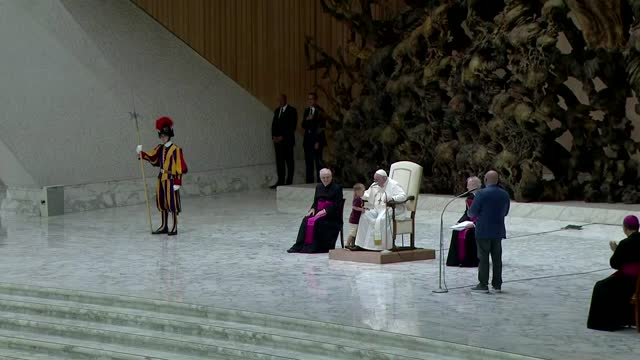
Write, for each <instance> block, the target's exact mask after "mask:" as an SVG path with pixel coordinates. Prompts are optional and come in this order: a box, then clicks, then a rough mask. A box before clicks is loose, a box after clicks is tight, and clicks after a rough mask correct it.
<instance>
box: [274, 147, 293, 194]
mask: <svg viewBox="0 0 640 360" xmlns="http://www.w3.org/2000/svg"><path fill="white" fill-rule="evenodd" d="M275 149H276V169H277V171H278V185H291V184H292V183H293V171H294V164H295V162H294V160H293V146H291V145H282V144H275ZM285 170H286V171H285ZM285 172H286V175H285Z"/></svg>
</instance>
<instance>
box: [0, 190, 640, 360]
mask: <svg viewBox="0 0 640 360" xmlns="http://www.w3.org/2000/svg"><path fill="white" fill-rule="evenodd" d="M183 207H184V213H183V214H182V215H181V218H180V220H181V223H180V234H179V235H178V236H177V237H173V238H170V237H165V236H159V237H157V236H151V235H149V234H148V226H147V225H146V214H145V208H144V207H143V206H134V207H126V208H114V209H107V210H98V211H91V212H85V213H75V214H69V215H65V216H61V217H54V218H48V219H47V218H20V217H10V216H4V217H2V218H1V220H0V281H1V282H10V283H23V284H33V285H42V286H50V287H61V288H68V289H79V290H91V291H100V292H108V293H114V294H127V295H135V296H143V297H149V298H160V299H167V300H173V301H185V302H190V303H198V304H206V305H215V306H220V307H230V308H238V309H243V310H251V311H258V312H265V313H271V314H279V315H288V316H294V317H301V318H310V319H314V320H321V321H327V322H334V323H341V324H346V325H354V326H360V327H367V328H373V329H381V330H387V331H392V332H399V333H406V334H412V335H419V336H426V337H431V338H435V339H441V340H447V341H452V342H458V343H463V344H470V345H475V346H482V347H488V348H492V349H497V350H505V351H509V352H515V353H521V354H526V355H535V356H539V357H543V358H553V359H637V358H638V357H639V356H640V335H639V334H637V333H635V330H625V331H621V332H616V333H602V332H596V331H591V330H588V329H587V328H586V326H585V323H586V316H587V311H588V308H589V299H590V296H591V290H592V286H593V284H594V282H595V281H597V280H598V279H601V278H603V277H605V276H607V275H609V274H610V273H611V271H610V270H609V269H608V257H609V255H610V250H609V249H608V244H607V243H608V241H609V240H612V239H620V238H621V237H622V236H623V235H622V232H621V229H620V228H619V227H617V226H606V225H588V226H585V227H584V228H583V230H559V229H561V228H562V227H564V226H565V225H568V223H567V222H560V221H552V220H534V219H531V220H528V219H521V218H510V219H508V234H509V235H508V236H509V237H510V239H507V240H505V241H504V255H503V259H504V279H505V281H506V282H505V284H504V286H503V289H504V293H503V294H494V295H485V294H471V293H470V291H469V288H468V286H470V285H474V284H475V282H476V281H475V278H476V270H475V269H461V268H447V271H446V284H447V285H448V287H449V289H450V291H449V292H448V293H446V294H434V293H433V292H432V290H434V289H437V288H438V266H437V260H436V261H423V262H414V263H400V264H389V265H370V264H357V263H346V262H336V261H329V260H328V258H327V255H326V254H318V255H304V254H287V253H286V252H285V250H286V249H287V248H288V247H289V246H290V245H291V244H292V242H293V240H294V238H295V236H296V233H297V229H298V226H299V221H300V215H299V214H297V213H296V211H297V210H296V209H292V210H291V211H288V212H279V211H278V210H276V209H277V207H276V203H275V192H267V191H265V192H252V193H243V194H226V195H219V196H213V197H203V198H191V199H185V200H184V202H183ZM303 208H304V204H301V205H300V209H303ZM153 215H155V214H153ZM457 217H458V215H457V214H453V213H449V214H447V215H446V216H445V222H446V223H451V222H453V221H455V220H456V219H457ZM574 224H575V223H574ZM438 225H439V214H436V213H429V212H425V213H420V214H419V215H418V219H417V227H416V230H417V233H418V245H419V246H422V247H430V248H437V243H438V229H439V227H438ZM446 237H447V239H446V242H447V243H448V237H449V234H447V235H446Z"/></svg>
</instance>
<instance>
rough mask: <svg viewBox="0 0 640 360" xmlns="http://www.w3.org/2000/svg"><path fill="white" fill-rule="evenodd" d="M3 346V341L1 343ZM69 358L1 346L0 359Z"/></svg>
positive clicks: (48, 359) (37, 359) (65, 359)
mask: <svg viewBox="0 0 640 360" xmlns="http://www.w3.org/2000/svg"><path fill="white" fill-rule="evenodd" d="M0 346H1V343H0ZM67 359H68V358H64V357H60V356H53V355H51V354H39V353H35V352H31V351H23V350H17V349H3V348H2V347H0V360H67Z"/></svg>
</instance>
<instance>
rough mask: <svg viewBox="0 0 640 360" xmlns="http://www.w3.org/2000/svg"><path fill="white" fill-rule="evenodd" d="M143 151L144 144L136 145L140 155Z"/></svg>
mask: <svg viewBox="0 0 640 360" xmlns="http://www.w3.org/2000/svg"><path fill="white" fill-rule="evenodd" d="M141 152H142V145H138V146H136V153H138V155H140V153H141Z"/></svg>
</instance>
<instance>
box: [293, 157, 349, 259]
mask: <svg viewBox="0 0 640 360" xmlns="http://www.w3.org/2000/svg"><path fill="white" fill-rule="evenodd" d="M320 181H321V183H320V184H318V185H317V186H316V193H315V195H314V197H313V204H312V205H311V209H309V211H308V212H307V215H306V216H305V217H304V219H303V220H302V224H300V230H299V231H298V238H297V240H296V243H295V244H294V245H293V246H292V247H291V249H289V250H287V252H289V253H295V252H303V253H326V252H329V250H331V249H335V247H336V240H337V239H338V234H339V233H340V229H341V228H342V223H343V221H342V187H341V186H340V185H338V184H336V183H335V182H333V177H332V174H331V170H329V169H322V170H320Z"/></svg>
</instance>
